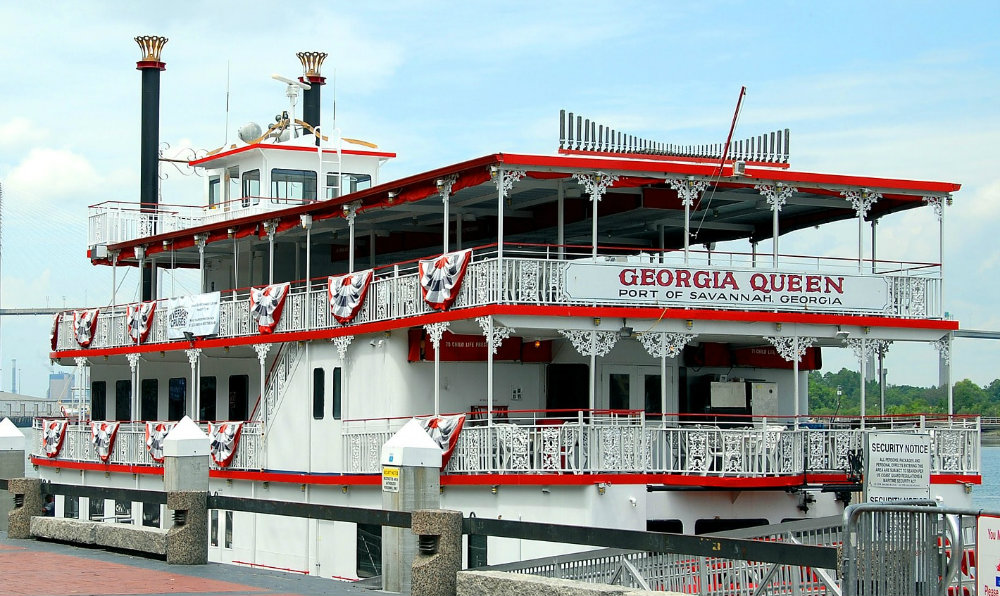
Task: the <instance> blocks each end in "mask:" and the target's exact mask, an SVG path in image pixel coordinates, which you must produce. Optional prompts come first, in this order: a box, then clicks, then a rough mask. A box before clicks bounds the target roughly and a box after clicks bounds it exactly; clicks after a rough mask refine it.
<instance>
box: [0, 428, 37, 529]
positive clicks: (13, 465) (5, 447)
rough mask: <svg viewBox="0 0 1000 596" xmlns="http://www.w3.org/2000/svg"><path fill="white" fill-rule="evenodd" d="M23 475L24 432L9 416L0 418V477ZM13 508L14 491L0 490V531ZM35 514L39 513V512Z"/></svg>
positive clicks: (4, 526)
mask: <svg viewBox="0 0 1000 596" xmlns="http://www.w3.org/2000/svg"><path fill="white" fill-rule="evenodd" d="M22 476H24V433H22V432H21V431H20V430H18V428H17V427H16V426H14V423H13V422H11V421H10V418H4V419H3V420H0V478H3V479H4V480H7V481H8V482H9V481H10V479H11V478H21V477H22ZM13 509H14V493H12V492H10V491H9V490H8V491H7V492H0V532H2V531H5V530H6V529H7V516H8V515H9V514H10V512H11V510H13ZM36 515H41V512H39V513H37V514H36Z"/></svg>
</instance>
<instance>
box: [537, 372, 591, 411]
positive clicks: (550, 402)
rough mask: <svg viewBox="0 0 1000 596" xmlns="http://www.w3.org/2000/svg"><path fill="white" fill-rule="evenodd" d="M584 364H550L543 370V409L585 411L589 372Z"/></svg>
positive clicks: (587, 404) (587, 405)
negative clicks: (544, 388) (544, 389)
mask: <svg viewBox="0 0 1000 596" xmlns="http://www.w3.org/2000/svg"><path fill="white" fill-rule="evenodd" d="M589 370H590V369H589V367H588V366H587V365H586V364H550V365H548V367H546V369H545V387H546V391H545V407H546V408H548V409H550V410H563V409H566V410H577V409H579V410H586V409H587V408H588V407H590V406H589V403H588V400H589V398H588V395H589V391H590V390H589V386H590V372H589Z"/></svg>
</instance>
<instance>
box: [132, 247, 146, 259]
mask: <svg viewBox="0 0 1000 596" xmlns="http://www.w3.org/2000/svg"><path fill="white" fill-rule="evenodd" d="M132 250H133V252H135V258H137V259H139V260H140V261H141V260H142V259H143V258H145V257H146V247H145V246H136V247H135V248H133V249H132Z"/></svg>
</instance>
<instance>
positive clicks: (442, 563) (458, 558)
mask: <svg viewBox="0 0 1000 596" xmlns="http://www.w3.org/2000/svg"><path fill="white" fill-rule="evenodd" d="M411 529H412V530H413V533H414V534H416V536H417V556H416V558H415V559H414V560H413V572H412V574H413V575H412V579H411V582H410V594H411V596H455V581H456V578H457V577H458V572H459V571H461V570H462V512H461V511H448V510H445V509H421V510H419V511H414V512H413V522H412V524H411Z"/></svg>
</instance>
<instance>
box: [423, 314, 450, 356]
mask: <svg viewBox="0 0 1000 596" xmlns="http://www.w3.org/2000/svg"><path fill="white" fill-rule="evenodd" d="M449 325H451V323H450V322H448V321H443V322H441V323H428V324H426V325H424V329H425V330H426V331H427V335H429V336H430V338H431V343H432V344H434V351H435V352H436V351H437V349H438V347H440V345H441V336H442V335H444V332H445V331H447V330H448V326H449Z"/></svg>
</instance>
